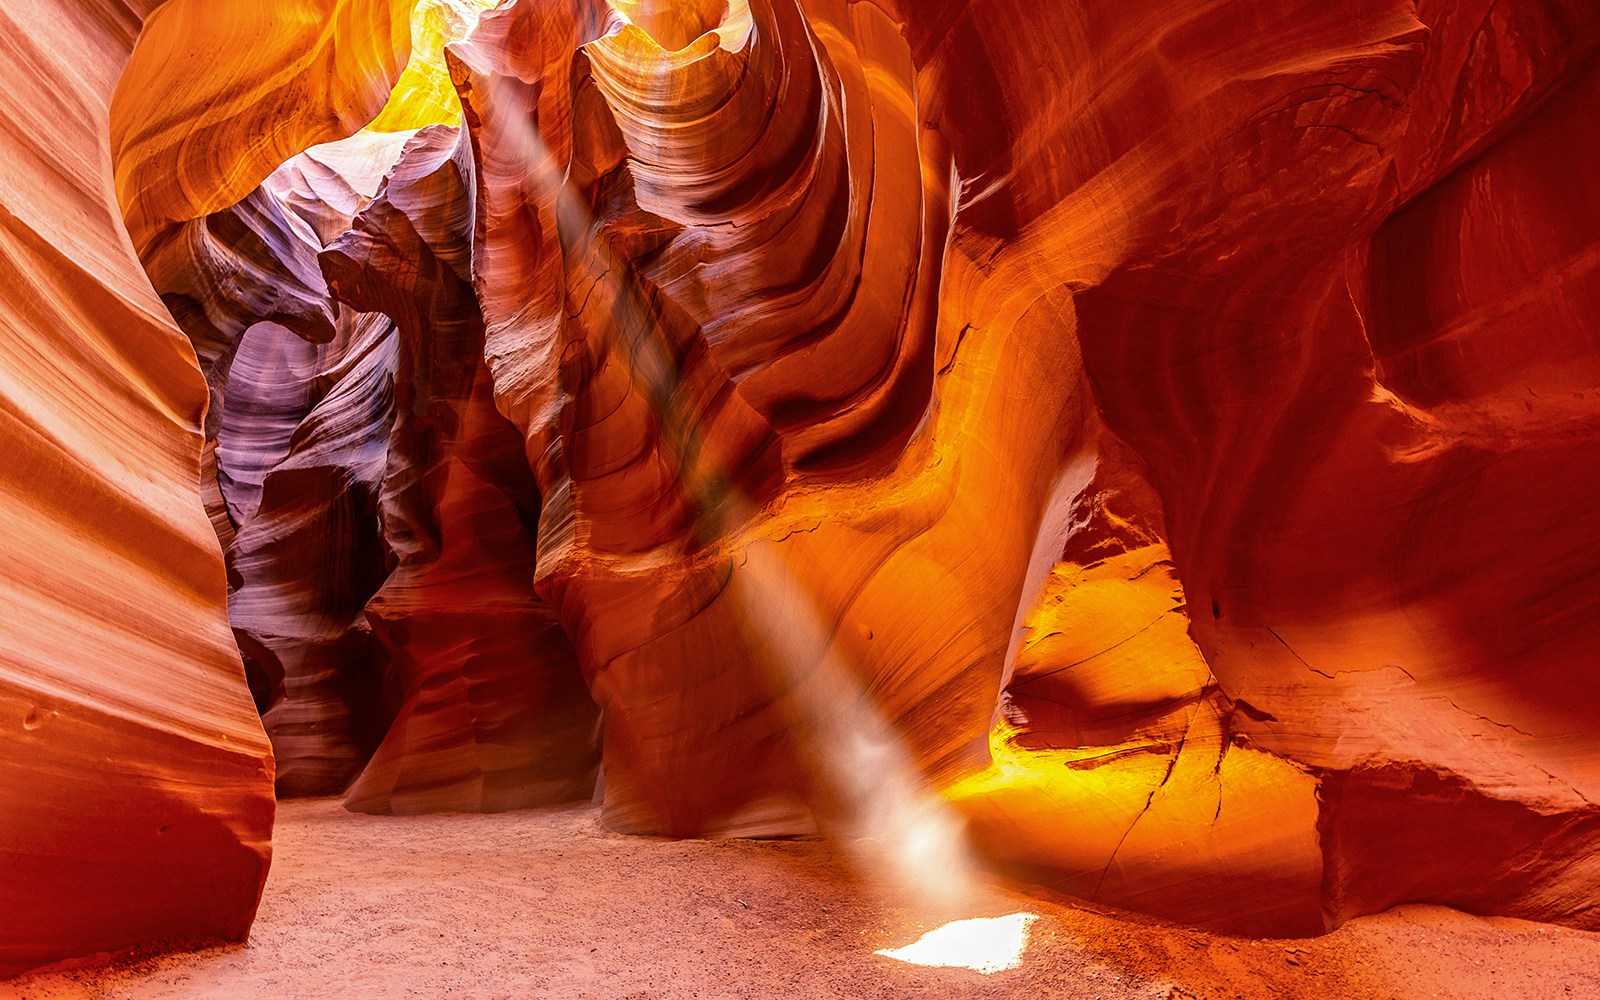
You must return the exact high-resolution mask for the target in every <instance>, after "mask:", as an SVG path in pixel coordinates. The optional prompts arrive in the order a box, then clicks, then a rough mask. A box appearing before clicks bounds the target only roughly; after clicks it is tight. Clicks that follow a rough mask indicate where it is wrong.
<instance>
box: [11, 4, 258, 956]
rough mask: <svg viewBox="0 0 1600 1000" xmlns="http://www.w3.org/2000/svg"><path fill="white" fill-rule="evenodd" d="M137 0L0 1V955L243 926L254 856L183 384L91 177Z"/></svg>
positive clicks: (183, 370)
mask: <svg viewBox="0 0 1600 1000" xmlns="http://www.w3.org/2000/svg"><path fill="white" fill-rule="evenodd" d="M147 7H148V5H146V4H144V3H133V4H125V3H119V2H113V0H105V2H88V3H65V2H56V0H39V2H37V3H31V2H30V3H27V4H10V5H7V6H6V7H5V8H4V9H3V10H0V38H3V39H4V40H5V41H4V44H0V73H3V75H4V78H5V80H6V86H5V87H4V89H3V90H0V134H3V135H4V137H5V146H6V159H5V166H4V167H3V168H0V442H3V444H4V447H3V449H0V526H3V528H4V532H5V542H4V544H3V545H0V609H3V610H0V975H6V974H10V973H15V972H17V971H19V970H22V969H25V968H28V967H30V966H35V965H39V964H41V963H45V962H50V961H54V960H57V959H62V958H67V957H71V956H80V955H89V954H94V953H100V952H109V951H115V950H118V949H121V948H124V947H127V946H129V945H135V944H149V943H151V942H156V941H164V942H176V941H215V940H232V941H238V940H242V939H243V938H244V936H245V934H246V932H247V931H248V928H249V926H250V921H251V919H252V917H253V916H254V914H255V910H256V903H257V901H258V899H259V898H260V894H261V886H262V883H263V881H264V880H265V879H266V874H267V861H268V858H269V856H270V853H271V849H270V846H269V838H270V834H271V828H272V817H273V808H274V806H273V799H272V773H273V771H272V767H273V765H272V756H271V753H270V752H269V749H268V745H267V741H266V738H265V736H264V735H263V734H262V731H261V723H260V721H259V719H258V718H257V717H256V713H255V712H254V710H253V708H252V706H251V704H250V699H249V695H248V692H247V690H246V688H245V687H244V673H243V670H242V669H241V667H240V663H239V654H238V650H237V649H236V648H235V646H234V643H233V640H232V637H231V636H230V635H229V633H228V620H227V616H226V613H225V611H224V606H223V598H224V580H223V567H222V558H221V554H220V553H219V551H218V549H217V542H216V536H215V535H214V534H213V532H212V530H211V528H210V527H209V526H208V525H207V524H206V519H205V511H204V509H203V507H202V505H201V498H200V492H199V488H198V483H199V468H200V450H201V442H202V440H203V438H202V434H201V420H202V415H203V413H204V409H205V399H206V393H205V383H204V381H203V380H202V379H201V377H200V373H199V371H198V370H197V369H196V366H195V360H194V354H193V352H192V351H191V350H190V348H189V346H188V344H187V343H186V342H185V340H184V337H183V335H182V334H181V333H180V332H179V331H178V329H177V327H176V326H174V325H173V323H172V320H171V319H170V318H169V317H168V315H167V312H166V310H165V309H163V308H162V305H161V301H160V300H159V299H158V298H157V297H156V294H155V292H154V291H153V290H152V289H151V286H150V281H149V279H148V278H146V277H145V274H144V272H143V271H142V270H141V269H140V267H139V260H138V258H137V257H135V256H134V253H133V248H132V247H131V246H130V244H129V241H128V236H127V234H126V232H125V231H124V230H123V228H122V223H121V218H120V213H119V212H118V209H117V203H116V201H115V199H114V197H113V195H112V184H111V158H110V154H109V152H108V150H107V145H106V136H107V130H108V115H107V107H108V104H109V102H110V99H111V93H112V89H113V87H114V86H115V85H116V82H117V79H118V75H119V74H120V73H121V71H122V67H123V65H124V64H125V63H126V62H127V60H128V54H129V52H130V51H131V49H132V47H133V43H134V38H135V36H136V35H137V33H138V31H139V23H140V18H141V17H142V16H143V15H144V14H145V13H146V12H147Z"/></svg>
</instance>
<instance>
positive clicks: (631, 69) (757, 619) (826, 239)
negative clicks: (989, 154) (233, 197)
mask: <svg viewBox="0 0 1600 1000" xmlns="http://www.w3.org/2000/svg"><path fill="white" fill-rule="evenodd" d="M524 38H527V39H540V40H541V42H540V44H539V47H538V48H534V47H531V46H522V47H518V45H517V44H516V40H520V39H524ZM568 45H570V46H571V47H570V48H569V47H567V46H568ZM447 54H448V55H450V56H451V57H452V58H453V59H454V60H455V65H456V70H455V72H456V77H457V80H458V83H459V85H460V87H461V91H462V95H463V102H464V104H465V106H466V120H467V122H468V124H469V126H470V127H471V128H472V129H473V134H474V142H475V144H476V148H477V151H478V156H479V161H480V164H481V166H482V175H481V180H480V191H481V193H480V198H481V203H482V205H483V211H484V219H483V223H482V226H481V228H482V232H483V243H482V245H481V246H480V247H479V252H478V255H477V257H476V259H475V265H476V268H477V276H478V284H479V288H480V296H481V298H482V301H483V303H484V312H485V318H486V320H487V323H488V331H489V332H488V337H489V341H488V351H489V359H490V365H491V368H492V369H493V370H494V372H495V377H496V391H497V395H498V397H499V400H500V406H501V409H502V411H504V412H506V413H507V414H508V415H509V416H510V417H511V418H512V419H513V421H515V422H517V423H518V424H519V426H520V427H522V428H523V430H524V432H525V433H526V434H527V436H528V451H529V455H530V459H531V461H532V462H533V464H534V468H535V471H536V473H537V474H538V475H539V477H540V485H541V490H542V492H543V494H544V496H545V509H544V514H543V520H542V521H541V526H540V552H539V570H538V577H537V579H538V587H539V591H540V593H541V594H543V595H545V596H546V597H547V598H548V599H549V600H550V602H551V604H552V606H553V607H555V608H556V610H557V613H558V614H559V615H560V616H561V617H562V621H563V624H564V625H565V626H566V627H567V630H568V632H569V633H570V634H572V635H573V636H574V639H575V642H576V645H577V648H578V655H579V661H580V663H581V664H582V665H583V667H584V669H585V672H586V674H587V675H588V677H589V680H590V686H591V688H592V689H593V690H594V692H595V696H596V698H597V700H598V701H599V702H600V703H601V705H602V707H603V708H604V709H605V712H606V737H605V739H606V786H605V801H606V815H607V820H608V822H610V823H611V824H613V825H614V826H617V827H619V828H623V829H634V830H651V831H665V832H669V833H676V834H695V833H702V832H727V831H732V830H741V831H756V830H759V831H763V832H789V833H793V832H803V831H805V830H808V829H811V828H812V827H813V825H814V824H815V822H816V819H815V818H814V816H813V813H814V812H815V810H816V807H817V805H818V802H819V801H821V800H825V799H827V798H829V797H830V796H832V795H834V794H835V793H836V792H837V789H832V790H830V789H829V788H828V787H826V786H827V785H828V784H829V779H827V778H826V777H825V775H824V772H826V771H827V770H828V769H829V768H831V767H837V766H838V765H837V762H833V761H829V760H824V759H821V758H831V757H833V756H834V753H833V749H832V748H830V747H828V746H827V745H826V743H827V742H828V741H827V740H824V739H821V738H819V736H818V732H820V731H821V730H823V729H826V727H827V726H828V725H829V724H830V722H829V720H826V719H821V718H817V717H815V711H814V708H811V707H807V706H808V705H814V703H816V702H817V701H818V699H819V698H822V699H823V700H825V693H809V692H808V693H806V694H804V695H800V694H795V693H791V692H793V689H795V688H796V686H797V685H799V686H806V685H808V684H810V685H812V686H824V685H817V684H816V683H815V677H816V676H817V674H816V670H815V668H817V667H818V664H819V663H822V662H823V661H825V660H826V661H828V662H830V663H832V662H836V663H839V664H843V667H842V668H841V669H842V673H841V676H843V677H845V678H847V679H848V681H847V682H848V684H849V685H850V686H853V687H854V688H855V689H856V692H857V694H858V695H859V694H860V691H861V688H862V686H865V687H866V688H867V689H868V690H869V691H870V697H871V699H872V700H874V701H876V702H879V703H880V704H881V705H882V707H883V708H884V710H885V711H886V712H887V713H888V714H890V715H893V716H895V717H897V718H900V719H901V720H903V721H905V722H907V723H909V724H908V725H907V726H906V733H907V735H908V737H909V738H910V739H911V740H912V742H913V743H914V744H916V745H915V746H914V748H913V756H914V757H915V758H917V759H918V760H919V761H920V762H921V763H922V764H923V765H924V766H926V767H928V768H931V769H933V770H935V771H940V770H948V769H950V768H958V769H959V768H961V767H963V766H968V765H967V764H964V763H963V762H970V761H972V760H973V759H975V756H976V755H981V754H982V753H983V746H984V740H985V733H986V732H987V730H988V728H989V725H990V722H991V720H992V716H993V706H994V700H995V697H996V695H997V693H998V690H999V686H1000V679H1001V675H1002V672H1003V670H1004V665H1005V659H1006V650H1007V647H1008V645H1009V644H1010V641H1011V637H1012V634H1013V631H1014V626H1015V619H1016V616H1017V611H1016V603H1017V601H1018V599H1019V598H1020V594H1021V592H1022V591H1023V589H1024V587H1025V579H1026V577H1027V576H1028V574H1029V572H1030V568H1031V562H1032V557H1033V551H1032V550H1033V545H1034V541H1035V537H1036V534H1037V527H1038V524H1039V520H1040V518H1041V517H1042V516H1043V512H1044V507H1045V504H1046V502H1047V499H1048V496H1049V493H1050V488H1049V487H1050V485H1051V484H1052V483H1053V482H1054V480H1055V479H1056V478H1057V477H1058V476H1059V469H1060V456H1059V455H1057V454H1056V452H1055V451H1054V449H1053V447H1046V448H1044V449H1041V454H1040V456H1039V460H1038V461H1037V462H1031V461H1030V462H1022V463H1017V464H1012V465H1009V467H1007V463H1004V462H1000V461H993V462H990V461H986V460H984V459H982V458H979V459H975V460H974V461H972V462H970V463H968V465H967V466H966V468H964V469H962V470H960V474H959V475H952V473H953V472H956V471H957V470H956V469H955V468H954V465H955V463H954V461H953V453H954V451H955V450H956V449H957V448H958V447H959V443H960V442H961V441H963V440H967V439H970V438H971V437H972V436H974V435H976V434H978V433H981V432H980V430H979V428H978V426H977V425H979V424H980V423H983V422H989V423H990V425H991V426H996V425H1000V424H1004V423H1006V422H1008V421H1012V422H1020V423H1021V424H1022V425H1024V426H1023V427H1022V428H1021V429H1020V430H1012V431H1011V432H1010V433H1016V434H1018V435H1019V436H1022V437H1029V438H1034V439H1045V438H1047V437H1049V435H1048V434H1047V432H1046V428H1047V427H1048V426H1050V425H1051V424H1052V423H1053V422H1055V421H1056V420H1057V419H1059V415H1060V414H1062V413H1063V412H1065V413H1068V414H1072V413H1075V412H1077V411H1078V410H1081V407H1082V403H1083V401H1082V399H1081V398H1080V397H1079V396H1078V395H1077V389H1078V388H1079V387H1078V386H1077V385H1074V384H1072V383H1070V382H1060V381H1056V382H1055V384H1052V385H1048V386H1044V385H1041V386H1040V387H1039V392H1038V395H1037V400H1038V405H1037V406H1036V407H1035V408H1034V409H1032V410H1031V411H1030V412H1028V413H1026V414H1016V413H1006V412H1001V410H1000V408H998V407H996V408H993V409H989V410H988V411H987V412H985V411H984V402H985V400H983V399H982V398H976V399H975V398H973V397H974V395H981V394H973V393H970V392H969V393H966V394H965V398H958V399H956V400H953V401H952V402H951V404H950V405H949V407H948V408H947V409H946V410H944V411H942V412H937V413H936V412H934V411H933V410H932V409H931V407H930V401H931V399H932V395H933V392H934V385H935V360H936V358H935V355H936V351H935V343H934V341H935V330H934V314H935V310H934V308H933V297H934V295H935V293H936V291H937V289H938V286H939V281H940V274H941V270H940V250H941V249H942V247H943V241H944V233H945V227H946V225H947V223H948V218H949V215H950V201H949V192H948V191H947V189H946V186H945V182H946V179H947V176H948V171H947V167H941V166H940V163H939V159H938V156H939V152H938V143H937V139H936V137H932V136H929V135H928V134H927V133H926V132H925V131H924V130H922V129H921V128H920V127H919V122H920V120H919V118H918V117H917V100H916V97H915V75H914V71H913V68H912V65H911V63H910V59H909V54H908V52H907V50H906V48H905V46H904V43H903V41H902V40H901V38H900V35H899V34H898V32H897V31H896V30H895V28H894V26H893V24H892V23H891V22H889V21H888V20H886V19H885V18H884V16H883V15H882V13H881V12H880V11H877V10H876V9H875V8H870V7H866V6H856V7H846V6H845V5H839V6H838V7H837V8H836V9H833V10H831V11H827V12H825V14H824V13H818V14H813V15H811V16H810V17H807V16H806V14H805V12H803V11H802V10H801V9H800V8H799V7H798V6H796V5H795V4H794V3H792V2H776V3H752V4H750V5H748V7H747V6H746V5H744V4H731V5H729V6H728V8H727V10H726V12H725V16H724V17H723V19H722V20H721V21H720V22H718V23H717V24H716V25H715V26H713V27H712V28H711V29H710V30H709V31H707V32H706V33H703V34H701V35H699V36H698V37H697V38H696V39H695V40H693V41H691V42H690V43H689V44H688V45H687V47H685V48H682V49H677V50H668V49H665V48H663V47H662V46H661V44H660V40H659V39H657V38H655V37H654V36H652V35H651V34H649V33H648V32H646V31H644V30H641V29H640V28H638V27H637V26H636V25H630V24H627V23H625V22H622V21H620V20H619V19H618V18H617V17H615V16H614V15H613V14H612V13H611V12H609V11H606V10H605V9H603V8H596V7H584V6H581V5H578V6H574V7H572V8H566V9H563V8H561V7H559V6H558V5H544V6H538V5H508V6H504V7H501V8H500V9H498V10H496V11H494V12H491V13H490V14H488V15H486V16H485V17H484V19H483V20H482V21H481V22H480V24H479V28H478V30H477V31H476V32H475V33H474V35H473V36H472V37H471V39H470V40H469V41H468V42H467V43H464V44H461V45H458V46H455V47H452V48H451V49H449V50H447ZM530 81H531V82H530ZM774 109H782V110H781V111H779V110H774ZM530 206H531V207H532V209H533V210H532V211H529V207H530ZM869 269H870V272H869ZM529 289H532V290H534V294H535V297H534V298H533V299H532V301H529V298H528V295H527V290H529ZM545 289H548V292H545V291H544V290H545ZM960 334H961V331H960V330H959V329H958V328H956V329H951V330H949V331H948V332H947V336H948V337H949V338H950V339H949V341H948V342H947V346H946V349H945V353H946V354H947V355H948V354H949V353H950V351H951V350H952V349H953V348H952V345H953V344H954V342H955V340H956V339H958V338H959V336H960ZM985 346H986V348H987V349H988V350H989V351H991V352H993V353H991V354H989V355H988V357H987V358H985V359H984V360H985V362H986V363H989V364H993V358H994V357H995V355H997V354H1000V353H1003V352H1004V347H1003V346H1002V345H1000V344H997V343H992V342H991V344H990V345H985ZM1003 367H1004V368H1005V369H1006V370H1007V371H1006V374H1010V372H1011V369H1012V368H1013V365H1012V364H1010V363H1007V364H1005V365H1004V366H1003ZM823 371H825V372H827V373H828V375H829V376H830V377H829V378H827V379H819V378H818V374H819V372H823ZM984 375H985V383H986V384H988V382H989V380H990V379H993V378H998V377H1002V375H1001V374H1000V373H998V372H996V371H995V369H994V368H993V367H991V368H989V369H987V370H986V371H985V372H984ZM1025 381H1026V382H1029V383H1032V382H1036V381H1041V380H1040V379H1037V378H1028V379H1025ZM1069 419H1070V418H1069ZM919 427H925V428H929V429H928V431H927V433H925V434H924V436H923V437H922V438H921V439H920V440H919V441H917V442H916V446H915V447H912V446H911V442H912V437H913V434H914V432H915V431H916V430H917V429H918V428H919ZM1057 440H1059V441H1060V442H1061V443H1062V446H1063V447H1064V448H1067V449H1070V448H1071V447H1072V444H1071V439H1070V438H1069V437H1064V436H1063V437H1058V438H1057ZM945 463H948V464H945ZM1023 484H1026V485H1023ZM824 487H828V488H829V490H831V492H826V491H824V489H823V488H824ZM1013 496H1016V500H1015V501H1013V500H1012V497H1013ZM1002 498H1004V499H1003V500H1002ZM996 502H1003V503H1005V505H1007V506H1010V507H1014V508H1015V509H1016V510H1017V518H1016V520H1015V522H1014V523H1013V524H1008V525H1006V526H1005V527H1003V528H1001V529H999V530H998V531H996V532H995V533H994V536H993V537H991V538H987V539H985V538H980V537H978V536H976V535H974V534H972V533H971V532H968V531H966V530H965V525H964V524H963V522H962V518H961V516H960V515H952V513H951V511H952V509H953V508H958V509H964V508H966V507H967V505H972V506H974V507H982V506H986V505H989V504H993V503H996ZM974 567H981V569H974ZM1046 568H1047V564H1046ZM969 571H970V572H972V574H973V576H972V578H969V579H965V580H963V579H962V578H961V577H963V576H965V575H966V574H967V573H968V572H969ZM974 586H976V587H977V590H978V593H974V590H973V588H974ZM772 599H779V600H783V601H786V602H790V603H792V604H793V607H792V609H790V610H788V613H787V614H781V613H777V611H776V610H775V609H772V608H769V607H766V606H764V603H763V602H765V601H767V600H772ZM919 606H920V607H922V608H923V609H925V611H926V612H927V617H924V616H923V614H921V613H919V614H916V615H910V614H907V613H906V611H907V609H910V608H913V607H919ZM786 618H787V620H786ZM929 619H938V623H937V624H935V623H934V622H933V621H930V620H929ZM957 621H966V622H969V623H970V625H967V626H963V627H960V628H959V629H958V633H959V634H958V635H956V636H953V637H952V636H948V635H947V638H946V640H945V642H944V643H943V645H944V646H945V649H944V650H943V651H942V652H941V655H940V657H938V658H937V659H936V660H933V661H928V660H926V659H925V658H924V657H923V656H921V655H920V652H919V651H921V650H924V649H926V648H927V647H926V646H925V643H926V642H927V641H929V637H930V636H931V634H932V633H933V632H935V631H941V630H943V629H944V628H945V627H946V626H947V625H948V624H949V623H953V622H957ZM835 639H837V640H838V641H839V644H838V646H837V648H835ZM867 643H874V644H876V645H875V646H873V647H868V646H866V644H867ZM878 648H881V649H883V650H884V652H883V653H882V654H879V653H876V652H874V650H876V649H878ZM913 664H915V666H913ZM923 713H926V714H927V716H928V717H929V718H928V719H927V722H928V723H931V724H919V723H921V722H923V721H924V720H923V719H921V718H919V716H921V715H922V714H923ZM933 716H937V717H938V718H937V722H936V723H935V722H933V720H932V717H933ZM752 760H759V761H762V762H763V763H762V765H761V766H759V767H752V766H751V764H750V762H751V761H752ZM823 808H824V811H827V809H828V808H830V807H828V806H826V805H825V804H824V806H823Z"/></svg>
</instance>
